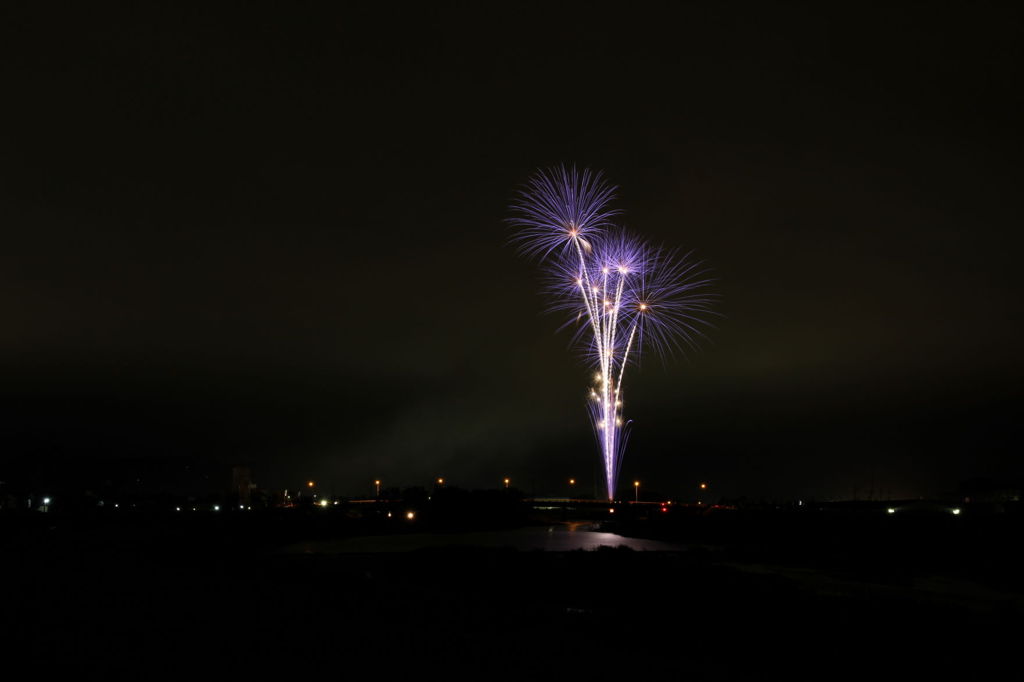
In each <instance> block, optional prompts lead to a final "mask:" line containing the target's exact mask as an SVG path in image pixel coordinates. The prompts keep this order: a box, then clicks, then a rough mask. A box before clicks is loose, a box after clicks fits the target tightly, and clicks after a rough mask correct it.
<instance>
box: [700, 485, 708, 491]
mask: <svg viewBox="0 0 1024 682" xmlns="http://www.w3.org/2000/svg"><path fill="white" fill-rule="evenodd" d="M700 489H701V490H707V489H708V484H707V483H701V484H700Z"/></svg>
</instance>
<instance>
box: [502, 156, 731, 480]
mask: <svg viewBox="0 0 1024 682" xmlns="http://www.w3.org/2000/svg"><path fill="white" fill-rule="evenodd" d="M615 190H616V188H615V187H614V186H613V185H611V184H609V183H608V182H607V181H606V180H605V179H604V177H603V176H602V175H601V174H600V173H592V172H591V171H589V170H583V171H582V172H580V171H577V170H576V168H575V167H570V168H566V167H564V166H562V167H558V168H550V169H546V170H540V171H537V173H535V174H534V175H533V177H531V178H530V180H529V181H528V182H527V184H526V186H525V187H524V188H523V189H522V190H521V191H520V192H519V193H518V194H517V196H516V199H515V201H514V203H513V204H512V206H511V212H512V217H511V218H509V222H510V223H511V224H512V225H514V226H515V227H516V228H517V232H516V233H515V235H514V236H513V237H512V241H513V243H515V244H516V245H517V246H518V247H519V250H520V251H521V252H522V253H523V254H525V255H527V256H530V257H534V258H537V259H538V260H540V261H541V262H542V264H543V265H544V267H545V279H546V286H545V289H546V291H547V293H548V294H550V295H551V299H552V304H551V309H552V310H555V311H558V312H561V313H565V314H566V315H567V321H566V324H565V325H564V326H566V327H570V328H572V329H573V332H574V336H573V339H574V342H575V344H576V345H577V346H578V347H579V349H580V350H581V352H582V353H583V354H584V357H585V358H586V359H587V361H588V362H589V363H590V364H591V366H592V368H593V370H594V375H593V384H592V386H591V388H590V391H589V395H588V400H587V402H588V409H589V412H590V418H591V422H592V424H593V427H594V433H595V435H596V436H597V442H598V445H599V447H600V450H601V459H602V462H603V464H604V473H605V481H606V485H607V490H608V499H609V500H613V499H614V498H615V485H616V482H617V480H618V477H619V468H620V466H621V464H622V457H623V455H624V453H625V448H626V441H627V440H628V437H629V427H630V422H629V421H624V420H623V416H622V414H623V413H622V407H623V398H624V394H623V384H622V381H623V378H624V377H625V375H626V367H627V366H629V365H632V364H635V363H636V362H637V361H638V360H639V358H640V355H641V350H642V349H643V348H647V349H650V350H651V351H653V352H654V353H656V354H658V355H661V356H663V357H664V356H667V355H671V354H673V353H674V352H677V351H679V352H683V353H685V352H686V351H688V350H696V343H697V341H698V340H699V339H700V338H703V337H704V334H703V332H702V331H701V328H702V327H707V326H709V323H708V322H707V320H706V317H707V316H709V315H713V314H714V313H713V312H712V304H713V303H714V301H715V295H714V294H712V293H710V292H709V291H708V285H709V284H710V281H711V280H709V279H708V278H707V270H706V269H705V268H704V267H703V266H702V264H701V263H700V262H697V261H693V260H691V259H690V257H689V256H690V254H684V255H680V254H678V253H677V252H675V251H664V250H662V249H658V248H655V247H652V246H650V245H648V244H646V243H645V242H643V241H642V240H640V239H638V238H637V237H635V236H633V235H631V234H629V233H628V232H626V231H624V230H622V229H621V228H618V227H617V226H616V225H615V224H614V223H613V221H612V220H613V218H615V216H617V215H618V214H619V211H617V210H615V209H613V208H611V207H610V205H609V204H610V203H611V201H612V199H614V198H615Z"/></svg>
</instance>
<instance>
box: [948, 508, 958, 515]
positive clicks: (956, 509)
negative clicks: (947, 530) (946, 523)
mask: <svg viewBox="0 0 1024 682" xmlns="http://www.w3.org/2000/svg"><path fill="white" fill-rule="evenodd" d="M950 511H952V512H953V514H954V516H955V515H958V514H959V513H960V507H954V508H953V509H952V510H950Z"/></svg>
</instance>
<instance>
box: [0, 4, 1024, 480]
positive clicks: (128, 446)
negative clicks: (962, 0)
mask: <svg viewBox="0 0 1024 682" xmlns="http://www.w3.org/2000/svg"><path fill="white" fill-rule="evenodd" d="M627 5H628V3H626V4H624V3H616V4H608V5H597V4H590V5H586V6H577V7H575V8H569V7H568V6H563V8H562V9H556V8H555V7H553V6H551V5H549V4H543V5H538V6H535V7H528V6H520V5H516V4H507V3H506V4H496V5H493V6H491V5H490V4H486V5H485V4H482V3H462V4H453V5H444V6H440V5H432V6H429V7H427V6H420V7H419V8H418V9H401V8H399V7H397V6H393V5H384V6H380V7H376V6H375V8H374V9H367V8H362V9H359V8H354V7H350V6H348V5H347V4H340V3H339V4H336V5H335V6H334V7H331V8H330V9H323V8H317V7H315V6H307V5H293V4H282V5H276V6H274V7H261V6H256V5H250V4H242V3H240V4H238V5H236V6H235V7H234V9H233V10H230V11H225V12H222V13H218V14H214V13H211V12H210V11H208V10H196V11H193V12H186V11H184V10H182V9H180V8H177V7H173V6H170V5H168V6H164V7H162V8H145V9H140V8H121V9H120V10H118V11H110V12H104V11H100V10H96V9H95V8H94V7H92V6H91V5H76V6H72V7H68V8H62V9H58V8H56V7H52V6H50V7H46V8H43V9H40V10H39V12H38V13H36V14H32V15H29V14H27V13H19V12H13V11H12V10H10V9H7V8H5V9H4V10H3V16H2V17H0V24H2V26H3V28H2V29H0V30H2V31H3V36H2V38H3V39H2V40H0V51H2V53H3V56H2V60H0V69H2V73H0V75H2V78H0V83H2V84H0V87H2V93H3V101H4V105H3V110H2V111H3V113H2V128H0V129H2V153H0V158H2V162H0V173H2V176H0V215H2V226H3V237H4V244H3V248H2V249H0V279H2V282H0V311H2V319H3V324H2V325H0V371H2V381H0V439H2V440H0V464H4V463H6V465H7V466H8V468H10V467H11V466H15V467H24V466H26V463H30V464H31V465H32V466H34V467H37V468H40V469H46V468H47V467H50V468H54V469H59V468H61V467H67V466H69V464H68V463H69V462H78V463H81V462H89V461H92V460H94V459H97V458H109V457H115V458H116V457H178V456H188V457H192V458H196V459H199V460H203V461H207V462H217V463H219V464H223V465H226V466H230V465H232V464H239V463H247V464H249V465H250V466H251V467H252V469H253V476H254V478H255V480H256V481H257V482H258V483H259V484H260V485H261V486H265V487H280V488H283V487H286V486H294V485H295V483H296V482H298V481H302V480H305V479H306V478H315V479H317V480H318V481H321V482H323V484H324V485H330V486H331V487H333V488H334V489H335V490H336V491H337V492H338V493H339V494H343V493H344V494H357V493H361V492H366V491H368V490H369V483H368V482H369V481H370V480H371V479H373V478H374V477H380V478H382V479H384V480H385V481H386V483H388V484H393V485H412V484H424V485H425V484H427V483H428V482H429V481H430V480H431V478H433V477H434V476H437V475H443V476H445V477H446V478H448V479H449V480H450V481H452V482H453V483H456V484H459V485H464V486H469V487H475V486H495V485H497V484H498V482H499V481H500V479H501V477H503V476H511V477H512V478H513V479H514V481H515V482H516V483H517V484H519V485H521V486H522V487H523V488H524V489H525V490H527V491H528V492H534V491H535V492H537V493H538V494H540V493H551V492H559V490H560V486H561V482H562V481H564V480H565V479H566V478H567V477H568V476H575V477H577V478H579V479H581V481H582V482H583V483H584V484H585V486H587V487H589V486H591V485H592V483H591V481H592V479H593V477H594V475H595V473H596V472H595V470H596V468H597V465H598V454H597V450H596V446H595V444H594V440H593V436H592V434H591V432H590V428H589V425H588V422H587V417H586V413H585V407H584V395H585V390H586V388H587V385H588V380H589V377H590V370H589V369H588V368H587V367H586V366H584V365H583V364H582V363H581V362H580V361H579V360H577V359H575V358H574V357H573V356H572V354H571V353H570V351H569V349H568V342H569V339H568V337H567V336H566V335H565V334H557V333H556V329H557V327H558V326H559V324H560V320H559V319H557V318H556V317H553V316H551V315H546V314H544V313H543V308H544V300H543V299H542V297H541V296H540V295H539V293H538V291H539V271H538V270H537V268H536V267H535V265H534V264H532V263H530V262H528V261H526V260H524V259H522V258H520V257H518V256H517V255H516V253H515V250H514V249H513V248H511V247H509V246H508V245H507V239H508V236H509V229H508V227H507V226H506V225H505V223H504V219H505V218H506V217H507V216H508V212H507V205H508V203H509V201H510V199H511V198H512V195H513V193H514V192H515V190H516V189H517V187H518V186H520V185H521V184H522V183H523V182H524V181H525V180H526V179H527V178H528V177H529V175H530V173H532V172H533V171H534V170H535V169H536V168H538V167H542V166H549V165H552V164H557V163H563V162H566V163H573V162H574V163H576V164H578V165H580V166H589V167H591V168H595V169H602V170H604V171H605V172H606V174H607V175H608V177H609V178H610V179H611V180H612V181H613V182H614V183H616V184H617V185H619V186H620V188H621V189H620V193H619V195H620V199H619V201H618V206H619V207H620V208H621V209H623V210H624V216H623V222H624V223H625V224H626V225H627V226H628V227H630V228H633V229H635V230H636V231H638V232H641V233H643V234H644V235H646V236H648V237H650V238H651V239H652V240H653V241H655V242H658V243H664V244H666V245H668V246H678V247H682V248H684V249H687V250H689V249H693V250H694V251H695V253H696V254H697V255H698V256H699V257H701V258H703V259H705V261H706V262H707V263H708V265H709V266H710V267H711V268H712V269H713V271H714V274H715V277H716V278H718V282H717V283H716V284H715V288H716V291H717V292H718V293H719V294H720V295H721V304H720V308H719V310H720V312H721V314H722V317H721V318H719V319H718V320H716V326H717V328H716V329H715V330H713V331H712V332H711V334H710V335H711V338H712V341H711V343H707V344H705V346H704V349H703V350H702V352H700V353H698V354H694V355H691V356H690V357H680V358H676V359H675V360H672V361H669V362H665V363H663V362H661V361H659V360H658V359H657V358H654V357H647V358H645V360H644V363H643V365H642V367H641V369H640V371H639V372H637V373H634V374H633V375H632V377H631V379H630V380H629V391H630V393H629V403H628V407H627V416H628V417H630V418H632V419H633V420H634V432H633V436H632V440H631V443H630V448H629V451H628V453H627V455H626V459H625V463H624V465H623V478H622V480H623V481H630V480H632V479H633V478H634V477H636V478H640V479H641V480H643V481H645V486H647V485H648V483H647V482H650V483H649V485H650V487H651V488H654V489H657V490H660V491H664V492H665V493H666V494H671V495H683V494H689V493H690V491H692V490H694V489H695V487H696V483H697V482H698V481H700V480H710V481H712V482H713V484H714V489H715V491H716V493H717V494H722V495H727V496H738V495H747V496H750V497H754V498H757V497H761V496H769V497H770V496H810V495H815V496H818V497H822V498H824V497H829V496H841V497H850V496H853V495H858V496H866V495H869V494H872V493H873V494H876V495H882V496H893V497H900V496H909V495H933V494H937V493H939V492H942V491H946V490H953V489H955V488H956V486H957V485H958V484H959V482H961V481H963V480H965V479H968V478H971V477H977V476H988V477H994V478H1001V479H1005V478H1012V477H1019V476H1021V475H1022V474H1024V466H1022V464H1021V458H1020V456H1019V452H1020V447H1019V444H1020V438H1021V428H1020V425H1019V423H1020V408H1021V395H1020V386H1021V378H1022V374H1024V371H1022V370H1024V367H1022V363H1021V359H1020V358H1021V355H1020V349H1021V346H1022V334H1021V329H1022V321H1021V303H1020V296H1021V293H1022V277H1021V274H1020V262H1021V259H1022V256H1021V248H1022V239H1021V234H1020V230H1021V226H1022V225H1024V202H1022V187H1024V177H1022V176H1024V172H1022V170H1021V168H1022V166H1021V156H1022V152H1024V135H1022V121H1024V79H1022V64H1024V54H1022V53H1024V47H1022V45H1024V43H1022V40H1021V36H1022V28H1024V13H1022V12H1021V10H1020V9H1019V8H1018V9H1016V10H1013V9H1008V10H1007V9H997V8H995V7H982V6H976V5H969V6H962V7H960V8H959V9H948V10H936V9H935V8H934V7H931V6H926V5H922V6H920V7H918V8H916V9H905V10H894V9H892V8H891V7H889V6H888V5H880V6H878V7H875V8H871V7H868V6H866V5H864V4H862V3H856V4H848V5H845V6H844V7H836V6H834V5H829V6H828V8H827V9H825V8H821V7H813V6H812V7H807V6H805V7H795V6H794V7H778V6H768V5H762V4H753V5H751V6H743V5H732V4H728V5H727V4H721V3H712V4H709V5H707V6H698V7H676V8H674V9H672V10H671V11H669V10H657V11H655V10H653V9H645V8H639V7H632V6H631V5H630V6H627ZM822 12H827V14H826V13H822ZM12 462H13V463H15V464H13V465H12ZM0 473H2V471H0ZM0 478H2V476H0ZM627 486H628V483H627Z"/></svg>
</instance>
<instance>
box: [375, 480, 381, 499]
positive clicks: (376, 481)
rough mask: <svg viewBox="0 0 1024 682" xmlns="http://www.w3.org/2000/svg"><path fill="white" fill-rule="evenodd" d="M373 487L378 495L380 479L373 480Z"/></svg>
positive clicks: (378, 495)
mask: <svg viewBox="0 0 1024 682" xmlns="http://www.w3.org/2000/svg"><path fill="white" fill-rule="evenodd" d="M373 487H374V488H376V489H377V497H380V479H379V478H378V479H376V480H374V482H373Z"/></svg>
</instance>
